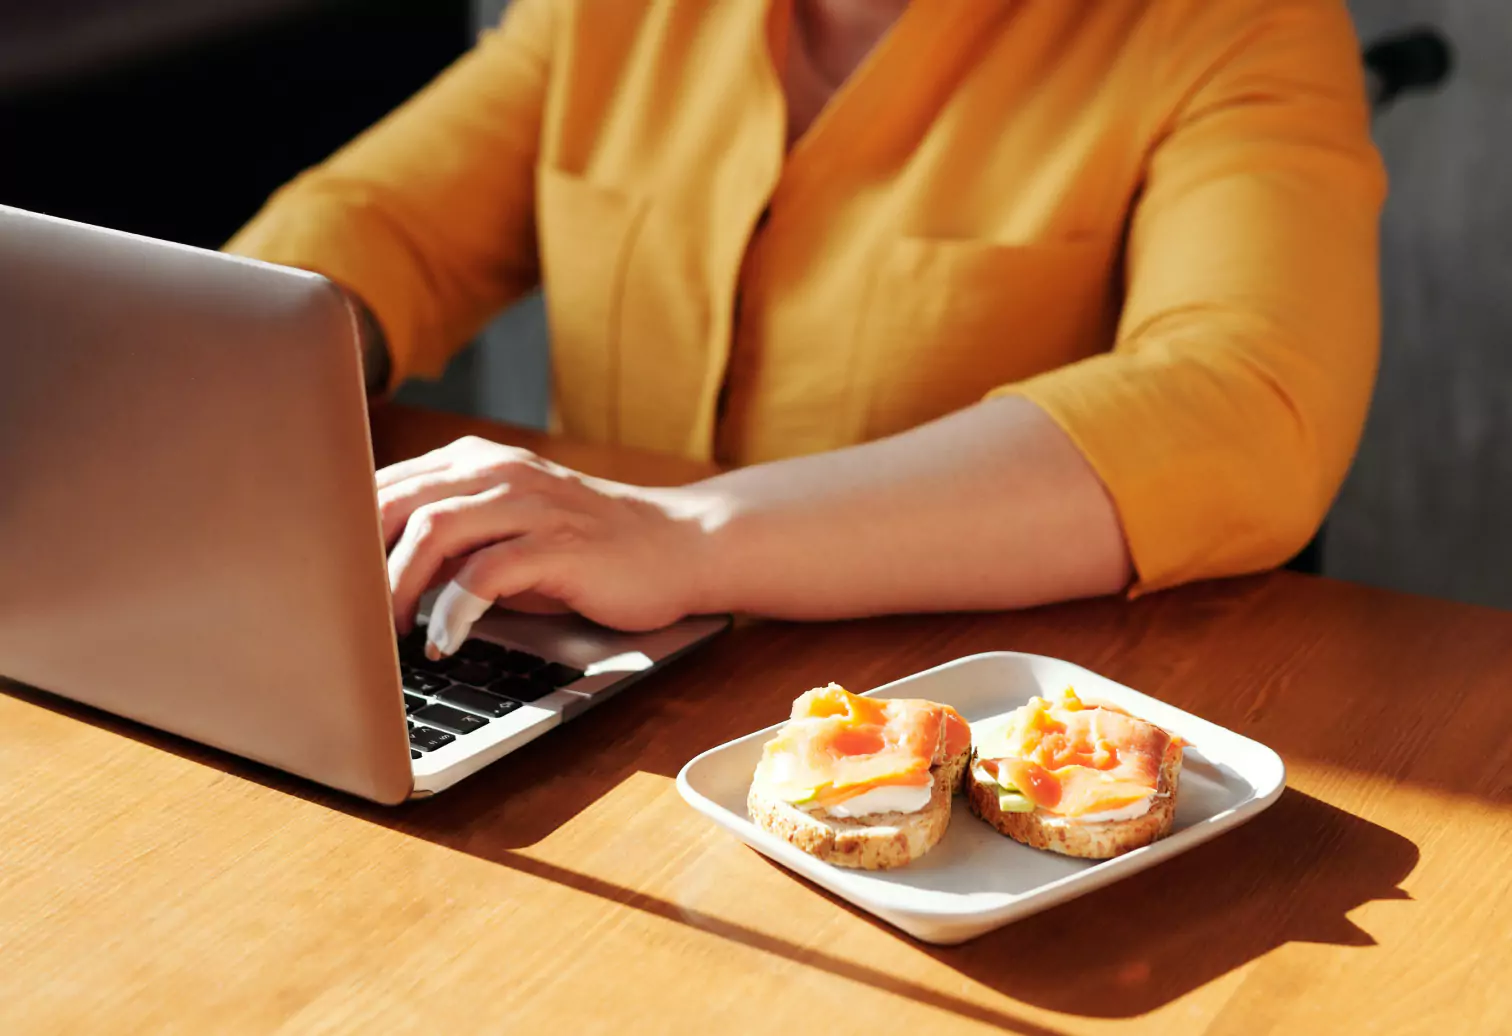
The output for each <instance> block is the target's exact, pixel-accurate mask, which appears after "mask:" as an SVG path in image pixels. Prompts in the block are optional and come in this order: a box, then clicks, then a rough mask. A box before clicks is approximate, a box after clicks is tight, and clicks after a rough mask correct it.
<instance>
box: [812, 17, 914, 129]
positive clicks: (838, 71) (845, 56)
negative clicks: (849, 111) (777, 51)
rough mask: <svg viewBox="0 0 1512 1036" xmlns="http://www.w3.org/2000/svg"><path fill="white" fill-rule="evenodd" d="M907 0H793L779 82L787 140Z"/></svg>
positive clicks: (863, 55)
mask: <svg viewBox="0 0 1512 1036" xmlns="http://www.w3.org/2000/svg"><path fill="white" fill-rule="evenodd" d="M908 3H909V0H793V17H792V21H791V23H790V27H789V30H788V54H787V67H786V69H785V70H784V74H783V83H784V85H785V88H786V90H787V101H788V143H789V144H791V143H792V142H793V141H796V140H797V139H798V138H799V137H801V136H802V135H803V134H804V133H805V132H807V130H808V128H809V126H810V125H812V123H813V121H814V119H816V118H818V116H819V113H820V112H821V111H822V110H823V109H824V106H825V105H826V104H828V103H829V99H830V98H831V97H833V96H834V94H835V91H837V90H838V89H840V87H841V85H842V84H844V82H845V81H846V80H847V79H849V78H850V77H851V75H852V74H853V73H854V72H855V71H856V69H857V68H859V67H860V65H861V62H862V61H864V60H866V55H867V54H869V53H871V50H872V48H873V47H875V46H876V45H877V43H878V42H879V41H880V40H881V39H882V37H883V36H885V35H887V31H888V30H889V29H891V28H892V26H893V23H894V22H896V21H897V20H898V18H899V16H901V15H902V13H903V9H904V8H905V7H907V6H908Z"/></svg>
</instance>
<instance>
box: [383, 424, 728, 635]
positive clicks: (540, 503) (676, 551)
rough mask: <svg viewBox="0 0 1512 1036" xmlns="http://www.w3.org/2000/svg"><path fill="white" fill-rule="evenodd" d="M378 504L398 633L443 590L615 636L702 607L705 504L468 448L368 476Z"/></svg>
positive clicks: (486, 445) (518, 454)
mask: <svg viewBox="0 0 1512 1036" xmlns="http://www.w3.org/2000/svg"><path fill="white" fill-rule="evenodd" d="M378 505H379V511H380V513H381V515H382V519H383V534H384V539H385V541H386V542H387V543H388V545H389V547H390V551H389V562H388V568H389V586H390V588H391V589H392V591H393V603H394V622H395V626H396V627H397V629H398V630H399V632H400V633H407V632H408V631H409V630H410V629H411V628H413V626H414V620H415V612H416V609H417V608H418V606H419V601H420V597H421V595H422V594H423V593H425V592H426V591H427V590H428V589H430V588H432V587H433V586H436V585H438V584H439V583H442V582H445V581H446V580H447V579H451V580H453V581H454V582H455V584H456V587H457V589H459V590H461V591H465V593H466V594H469V595H472V597H473V598H475V599H478V600H480V601H482V602H487V603H490V604H491V603H493V602H494V601H499V602H500V603H502V604H504V605H506V606H509V607H514V608H517V609H520V610H526V611H551V610H555V611H562V610H569V609H570V610H571V611H575V612H577V613H579V614H581V615H583V616H585V617H587V618H589V619H592V620H593V621H595V622H599V623H602V624H603V625H606V626H612V627H614V628H617V629H624V630H646V629H654V628H657V627H660V626H664V625H666V624H668V623H671V622H675V621H676V620H678V619H680V618H682V617H684V616H685V615H688V614H691V613H693V612H695V611H696V610H697V609H698V607H699V604H700V601H701V599H702V590H701V584H702V572H703V568H704V555H705V546H706V539H707V534H706V522H705V519H706V518H707V516H708V515H709V514H710V513H711V509H710V508H709V506H708V497H707V494H699V493H696V492H692V493H690V492H688V491H682V490H668V489H645V488H641V487H638V486H628V485H623V484H620V483H617V482H607V481H604V480H601V479H595V478H589V477H587V476H585V475H580V474H578V473H577V472H574V471H570V470H568V469H567V468H564V467H562V466H560V465H558V464H553V463H551V462H550V461H547V460H544V459H542V458H540V457H538V456H536V455H535V454H533V453H531V452H529V451H528V450H522V449H517V448H515V447H511V446H501V445H499V444H498V443H492V442H488V441H487V440H484V439H477V438H471V437H469V438H465V439H458V440H457V441H456V442H454V443H451V444H450V445H448V446H444V447H442V448H441V449H439V450H433V451H432V452H430V453H427V454H425V455H424V456H421V457H416V458H415V459H413V460H408V461H404V462H403V463H400V464H394V465H392V466H390V467H387V468H384V469H382V470H381V471H379V472H378ZM448 596H449V598H450V600H451V601H455V599H456V597H457V593H456V591H455V590H453V591H451V592H450V594H449V595H448ZM463 600H464V601H465V600H466V599H465V598H463ZM477 610H478V611H481V608H479V609H477ZM470 618H476V615H473V616H471V617H470ZM462 636H465V629H464V630H463V631H462ZM456 639H457V640H458V641H460V639H461V637H458V638H456ZM434 640H435V638H433V641H434ZM440 646H441V647H442V649H443V650H455V649H456V647H457V646H458V645H457V644H456V643H450V644H441V645H440Z"/></svg>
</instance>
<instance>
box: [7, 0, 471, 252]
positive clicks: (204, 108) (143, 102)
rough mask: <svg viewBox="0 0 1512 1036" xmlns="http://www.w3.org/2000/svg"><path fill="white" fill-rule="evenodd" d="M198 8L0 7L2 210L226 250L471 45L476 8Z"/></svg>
mask: <svg viewBox="0 0 1512 1036" xmlns="http://www.w3.org/2000/svg"><path fill="white" fill-rule="evenodd" d="M193 6H195V7H200V8H213V9H218V15H217V16H210V17H206V16H204V15H198V16H196V15H195V14H194V13H193V11H192V8H190V7H185V6H184V5H183V4H181V3H177V2H175V0H135V2H134V0H116V2H113V3H112V2H108V0H65V2H59V0H51V2H49V0H41V2H38V0H0V38H3V39H4V40H5V41H6V43H5V45H4V46H3V47H0V148H3V153H0V202H3V203H5V204H8V205H15V206H18V207H20V208H24V209H32V210H35V211H39V212H47V213H50V214H52V215H56V216H63V217H66V218H69V219H76V220H81V221H84V222H89V223H98V224H103V225H105V226H109V227H115V228H117V229H120V230H129V231H133V232H136V233H141V234H148V235H151V236H154V237H161V238H167V239H169V240H173V241H180V242H184V243H186V244H194V245H201V246H204V247H210V248H214V247H218V246H219V245H221V244H223V243H224V242H225V241H226V239H227V238H229V237H230V236H231V235H232V234H233V233H234V232H235V231H236V230H237V228H238V227H240V226H241V224H242V223H244V222H246V220H247V219H248V218H249V217H250V216H251V215H252V214H253V213H254V212H256V210H257V208H258V207H259V205H261V203H262V201H263V200H264V199H265V198H266V197H267V195H268V193H269V192H270V191H272V190H273V189H274V188H276V187H277V186H278V185H279V184H281V183H283V182H284V181H286V180H288V179H289V178H290V177H292V176H293V175H294V174H295V173H298V172H299V171H300V170H301V169H304V168H306V167H307V166H310V165H313V164H314V163H316V162H318V161H320V160H321V159H322V158H324V157H325V156H326V155H328V154H330V152H331V151H333V150H335V149H336V148H337V147H339V146H341V144H342V143H344V142H345V141H346V140H348V139H350V138H351V137H352V136H354V135H355V134H357V133H358V132H360V131H361V130H363V129H364V128H366V127H367V126H369V125H371V124H372V123H373V122H374V121H376V120H377V119H378V118H379V117H381V116H382V115H383V114H384V113H385V112H387V111H388V110H389V109H391V108H393V107H394V106H396V105H397V104H399V103H400V102H401V101H403V100H404V99H405V98H406V97H408V96H409V95H410V94H412V93H414V92H415V90H417V89H418V88H419V87H421V86H423V85H424V84H425V83H426V82H427V81H428V80H429V79H431V78H432V77H433V76H434V75H435V74H436V73H437V72H439V71H440V70H441V69H443V68H445V67H446V65H447V64H448V63H450V62H451V61H452V60H453V59H455V58H456V57H457V55H459V54H460V53H461V52H462V51H463V50H464V49H465V48H466V47H467V46H468V45H469V44H470V42H471V40H472V37H473V31H472V16H471V13H470V8H469V5H468V3H467V0H410V2H402V0H365V2H351V0H266V2H264V3H261V4H257V3H248V2H246V0H241V2H240V3H237V2H229V3H228V2H227V0H195V3H194V5H193ZM123 15H124V16H125V17H123Z"/></svg>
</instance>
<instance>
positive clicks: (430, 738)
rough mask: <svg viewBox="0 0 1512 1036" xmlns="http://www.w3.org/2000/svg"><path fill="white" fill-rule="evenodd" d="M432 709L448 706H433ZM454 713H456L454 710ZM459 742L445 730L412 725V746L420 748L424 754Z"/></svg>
mask: <svg viewBox="0 0 1512 1036" xmlns="http://www.w3.org/2000/svg"><path fill="white" fill-rule="evenodd" d="M431 708H433V709H434V708H443V709H444V708H446V706H444V705H441V706H436V705H432V706H431ZM452 711H454V712H455V711H456V710H455V709H453V710H452ZM455 740H457V739H456V737H454V736H453V735H451V734H448V733H447V732H446V731H444V730H436V729H434V728H432V727H417V726H415V725H413V724H411V725H410V746H411V747H413V748H418V749H420V750H421V751H422V752H434V751H435V750H436V749H438V748H442V747H445V746H446V745H449V744H451V743H452V742H453V741H455Z"/></svg>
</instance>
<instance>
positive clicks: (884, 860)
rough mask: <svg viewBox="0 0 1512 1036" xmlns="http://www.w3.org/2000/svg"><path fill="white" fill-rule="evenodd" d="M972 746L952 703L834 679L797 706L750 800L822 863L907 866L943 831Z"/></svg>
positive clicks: (772, 745) (766, 823)
mask: <svg viewBox="0 0 1512 1036" xmlns="http://www.w3.org/2000/svg"><path fill="white" fill-rule="evenodd" d="M970 749H971V729H970V727H968V726H967V724H966V721H965V720H964V719H962V718H961V716H960V714H959V713H958V712H956V711H955V710H954V709H952V708H950V707H949V706H947V705H938V704H936V703H934V702H930V701H917V700H902V699H891V700H884V699H876V698H864V697H861V696H860V695H856V694H851V693H850V692H849V691H847V690H845V689H844V688H843V687H839V686H837V685H835V684H830V685H829V686H828V687H822V688H819V689H817V690H812V691H809V692H807V693H806V694H803V695H801V696H800V697H799V698H798V700H797V701H795V702H794V703H793V712H792V717H791V718H790V719H789V720H788V721H787V723H786V724H784V725H783V727H782V729H781V730H779V731H778V732H777V734H776V736H775V737H773V738H772V740H770V741H768V742H767V744H766V747H765V748H764V749H763V750H762V754H761V762H760V763H759V764H757V766H756V774H755V777H754V779H753V780H752V781H751V790H750V794H749V796H748V798H747V801H746V805H747V808H748V809H749V810H750V814H751V819H752V820H754V821H755V822H756V823H757V825H759V826H760V827H763V828H765V829H766V830H768V831H770V832H771V833H772V834H774V835H777V836H778V837H779V838H783V839H786V840H787V841H788V842H791V843H792V844H793V845H795V846H797V847H798V848H799V849H802V850H803V851H804V852H806V853H809V854H811V855H813V856H817V857H818V858H819V859H821V860H826V861H828V862H829V863H833V864H838V865H839V866H841V867H861V868H865V869H866V870H883V869H886V868H891V867H901V866H903V865H904V864H906V863H909V862H911V861H913V860H916V859H918V858H919V857H920V856H922V855H924V854H925V853H927V852H928V851H929V850H930V849H932V848H933V847H934V845H935V844H936V843H937V842H939V840H940V839H941V837H943V836H944V834H945V829H946V827H947V826H948V825H949V824H950V800H951V796H952V795H954V794H955V793H956V791H957V790H959V788H960V786H961V775H962V772H963V771H964V770H965V768H966V758H967V756H968V755H969V754H970Z"/></svg>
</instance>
